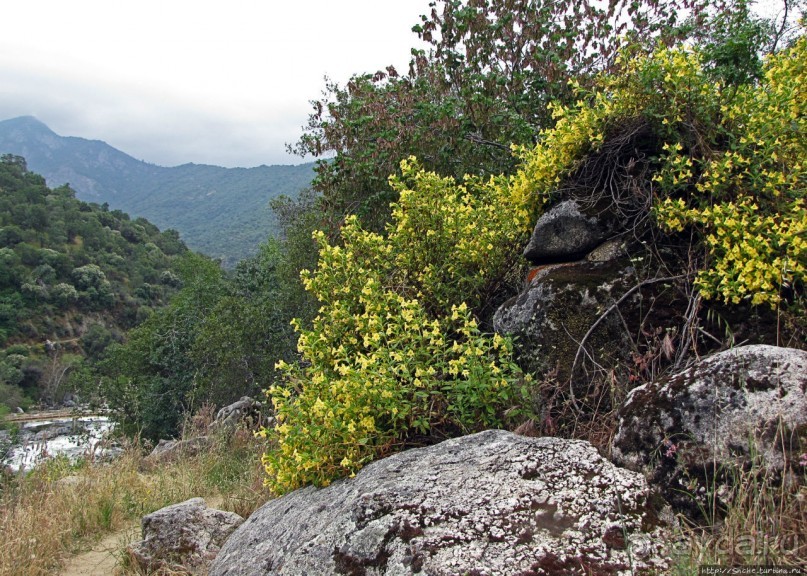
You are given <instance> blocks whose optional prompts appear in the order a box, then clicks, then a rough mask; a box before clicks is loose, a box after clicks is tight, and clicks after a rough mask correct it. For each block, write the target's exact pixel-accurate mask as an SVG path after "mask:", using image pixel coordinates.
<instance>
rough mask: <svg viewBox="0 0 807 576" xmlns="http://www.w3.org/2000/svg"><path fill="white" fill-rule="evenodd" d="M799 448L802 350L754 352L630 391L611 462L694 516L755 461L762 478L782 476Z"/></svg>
mask: <svg viewBox="0 0 807 576" xmlns="http://www.w3.org/2000/svg"><path fill="white" fill-rule="evenodd" d="M800 441H802V442H805V441H807V351H803V350H796V349H792V348H778V347H775V346H768V345H753V346H744V347H740V348H734V349H731V350H726V351H724V352H720V353H718V354H715V355H713V356H710V357H708V358H705V359H704V360H702V361H700V362H699V363H696V364H695V365H693V366H691V367H690V368H688V369H686V370H683V371H681V372H679V373H677V374H673V375H671V376H669V377H665V378H661V379H660V380H657V381H654V382H651V383H649V384H645V385H642V386H639V387H637V388H635V389H634V390H632V391H631V392H630V394H629V395H628V398H627V401H626V402H625V404H624V406H623V407H622V409H621V410H620V412H619V427H618V429H617V433H616V435H615V437H614V440H613V445H612V458H613V460H614V462H616V463H617V464H619V465H622V466H626V467H628V468H630V469H631V470H635V471H640V472H643V473H644V474H645V475H646V476H647V478H648V479H649V481H650V482H651V483H652V484H656V485H658V486H660V487H661V489H662V491H663V494H664V495H665V497H666V498H667V500H668V501H669V502H671V503H672V504H673V505H674V506H675V507H676V508H678V509H680V510H682V511H684V512H687V513H689V514H690V515H691V516H693V517H698V516H699V515H700V512H701V510H700V509H701V507H702V506H703V504H704V501H703V500H702V498H701V497H702V496H704V495H705V494H706V492H707V491H712V492H715V491H717V492H719V490H716V488H717V487H718V485H719V484H721V483H722V482H723V480H724V479H725V480H727V481H728V482H730V481H731V478H730V476H731V472H733V471H736V470H737V469H738V468H746V469H747V468H748V467H749V466H750V464H751V461H752V459H753V458H756V459H757V463H758V464H761V465H762V466H763V467H764V469H765V470H767V471H782V470H783V468H784V467H785V465H786V463H787V461H790V459H792V458H794V457H795V459H796V460H798V449H799V442H800ZM727 476H728V477H727ZM693 482H694V484H693Z"/></svg>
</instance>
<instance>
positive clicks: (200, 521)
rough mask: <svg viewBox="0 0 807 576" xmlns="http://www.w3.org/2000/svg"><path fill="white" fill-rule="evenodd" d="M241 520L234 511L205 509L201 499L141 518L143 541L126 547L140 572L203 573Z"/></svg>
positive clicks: (188, 501)
mask: <svg viewBox="0 0 807 576" xmlns="http://www.w3.org/2000/svg"><path fill="white" fill-rule="evenodd" d="M243 521H244V519H243V518H241V516H239V515H238V514H235V513H234V512H224V511H222V510H214V509H211V508H208V507H207V504H206V503H205V501H204V500H203V499H201V498H193V499H191V500H187V501H186V502H182V503H180V504H174V505H173V506H168V507H166V508H163V509H161V510H157V511H156V512H154V513H152V514H149V515H148V516H144V517H143V520H142V527H143V540H142V541H140V542H137V543H135V544H132V545H131V546H129V547H128V549H127V550H128V553H129V555H130V556H131V558H132V559H133V560H134V561H135V562H136V563H137V565H138V566H140V568H142V569H143V570H144V571H146V572H149V573H151V571H155V570H161V569H162V570H170V571H172V573H173V572H179V573H181V574H185V573H190V574H204V573H206V571H207V568H208V567H209V566H210V562H211V561H212V560H213V559H214V558H215V557H216V554H218V552H219V550H220V549H221V546H222V544H224V542H225V540H227V538H228V537H229V536H230V534H232V533H233V531H234V530H235V529H236V528H237V527H238V526H239V525H240V524H241V523H242V522H243Z"/></svg>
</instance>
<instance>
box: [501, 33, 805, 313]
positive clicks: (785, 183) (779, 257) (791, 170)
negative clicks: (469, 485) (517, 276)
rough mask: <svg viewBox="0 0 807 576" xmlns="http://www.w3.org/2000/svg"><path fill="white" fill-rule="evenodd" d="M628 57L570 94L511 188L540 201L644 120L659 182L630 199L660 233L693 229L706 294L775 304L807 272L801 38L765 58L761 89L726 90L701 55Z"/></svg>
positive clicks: (636, 185)
mask: <svg viewBox="0 0 807 576" xmlns="http://www.w3.org/2000/svg"><path fill="white" fill-rule="evenodd" d="M624 58H625V63H624V66H625V70H626V73H625V74H624V75H622V74H620V75H619V76H605V77H603V78H602V79H601V81H600V88H599V89H598V90H595V91H588V90H585V89H583V88H582V87H580V86H577V93H578V96H579V100H578V101H577V103H576V104H574V105H572V106H554V107H553V111H554V112H553V113H554V116H555V119H556V125H555V127H554V128H553V129H551V130H547V131H544V132H543V133H542V141H541V142H540V143H539V144H538V145H537V146H535V147H534V148H527V147H520V148H517V153H518V154H519V155H520V156H521V158H522V160H523V162H524V169H523V171H522V172H521V173H520V174H517V175H515V176H514V177H513V182H514V186H515V187H516V188H520V189H522V190H525V191H528V190H532V191H534V192H535V193H537V195H538V199H539V201H540V199H541V198H545V197H546V196H547V195H550V194H552V193H553V192H555V191H556V190H558V189H562V188H563V187H564V186H566V185H567V184H568V181H569V179H570V178H571V177H572V176H573V175H574V174H576V173H578V172H580V171H581V170H582V168H583V167H584V166H585V165H586V162H589V161H590V160H591V158H592V157H593V156H596V155H597V154H600V153H602V151H603V150H605V149H607V148H608V146H609V145H611V143H612V142H613V141H614V139H615V138H618V134H619V133H620V130H622V131H624V130H625V129H626V127H630V126H632V125H635V124H637V123H644V124H646V125H648V126H649V128H650V130H651V131H652V133H653V134H654V139H655V144H654V146H655V148H656V152H655V153H654V155H652V156H651V157H648V158H646V159H644V162H646V163H647V164H648V165H649V166H650V168H651V169H650V170H648V171H647V173H652V174H654V175H653V177H652V180H651V179H649V178H648V179H647V180H644V181H639V182H637V181H634V180H632V181H631V182H632V183H631V186H633V188H632V190H631V194H632V195H633V196H637V195H638V196H640V197H642V198H644V200H643V202H648V203H655V215H656V218H657V219H658V221H659V223H660V224H661V225H662V226H663V227H664V228H665V229H666V230H668V231H682V230H683V229H684V227H685V226H689V225H693V226H696V227H697V228H698V229H699V231H700V234H701V237H702V239H703V242H704V243H705V251H706V256H707V261H706V262H705V264H704V265H703V267H702V269H701V271H700V273H699V275H698V279H697V282H696V284H697V286H698V287H699V289H700V290H701V293H702V294H703V296H705V297H707V298H710V297H720V298H721V299H723V300H725V301H727V302H732V303H737V302H740V301H741V300H743V299H749V300H750V301H751V303H752V304H761V303H766V302H767V303H770V304H772V305H775V304H777V303H778V302H779V301H780V293H781V291H782V289H783V288H796V287H798V286H801V285H802V284H803V281H804V274H805V249H804V246H805V243H804V235H805V227H806V226H807V224H806V223H805V209H804V189H805V173H804V161H805V144H804V142H805V137H804V134H805V125H804V116H805V109H804V107H805V103H806V102H807V99H805V96H804V85H805V83H804V80H805V77H804V74H805V73H804V67H805V40H804V39H803V38H802V39H799V40H798V41H796V42H795V44H794V46H793V47H792V48H789V49H787V50H783V51H781V52H780V53H778V54H776V55H773V56H771V57H770V58H769V60H768V62H767V64H766V68H765V71H764V76H763V78H761V79H760V81H759V83H758V84H741V85H736V86H733V87H730V86H727V85H726V84H725V83H724V80H722V76H723V74H722V73H719V72H718V71H715V70H713V69H710V68H709V67H707V66H706V65H705V62H704V60H703V55H702V54H701V53H700V52H698V51H696V50H692V49H686V48H675V49H667V48H660V49H658V50H657V51H656V52H655V53H654V54H652V55H650V56H638V57H637V56H636V55H635V54H633V53H626V55H625V56H624ZM615 194H617V195H618V193H615ZM613 200H615V201H617V202H620V201H621V200H622V199H620V198H617V197H616V196H615V197H614V198H613Z"/></svg>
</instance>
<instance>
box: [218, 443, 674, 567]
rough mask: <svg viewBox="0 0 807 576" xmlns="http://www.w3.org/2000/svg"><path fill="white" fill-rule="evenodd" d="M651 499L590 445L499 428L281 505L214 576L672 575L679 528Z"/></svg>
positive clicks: (271, 508)
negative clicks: (670, 549) (668, 541)
mask: <svg viewBox="0 0 807 576" xmlns="http://www.w3.org/2000/svg"><path fill="white" fill-rule="evenodd" d="M648 494H649V492H648V487H647V484H646V482H645V480H644V478H643V477H642V476H641V475H640V474H636V473H634V472H630V471H628V470H624V469H620V468H617V467H615V466H613V465H612V464H610V463H609V462H608V461H607V460H605V459H603V458H602V457H600V456H599V454H598V453H597V451H596V450H595V449H594V448H593V447H592V446H591V445H590V444H588V443H587V442H583V441H576V440H562V439H558V438H548V437H543V438H526V437H523V436H517V435H514V434H512V433H509V432H504V431H499V430H490V431H487V432H482V433H479V434H475V435H472V436H466V437H462V438H457V439H454V440H448V441H445V442H443V443H441V444H438V445H435V446H431V447H427V448H420V449H414V450H408V451H406V452H403V453H400V454H396V455H394V456H390V457H388V458H385V459H383V460H380V461H377V462H374V463H373V464H370V465H369V466H367V467H366V468H364V469H363V470H361V471H360V472H359V473H358V474H357V475H356V477H355V478H352V479H347V480H341V481H338V482H336V483H334V484H332V485H331V486H329V487H327V488H324V489H316V488H312V487H309V488H305V489H301V490H297V491H295V492H293V493H290V494H287V495H285V496H283V497H281V498H278V499H276V500H272V501H270V502H268V503H267V504H265V505H264V506H263V507H262V508H260V509H259V510H258V511H256V512H255V513H254V514H253V515H252V516H251V517H250V518H249V519H248V520H247V521H246V522H245V523H244V524H243V525H242V526H241V527H240V528H239V529H238V530H237V531H236V532H235V533H234V534H233V535H232V536H231V537H230V539H229V540H228V541H227V543H226V544H225V545H224V547H223V548H222V550H221V552H220V553H219V555H218V557H217V558H216V560H215V562H214V563H213V565H212V566H211V570H210V574H211V575H213V576H247V575H249V576H257V575H281V574H282V575H303V574H308V575H315V574H316V575H322V576H325V575H331V574H350V575H359V574H361V575H366V576H370V575H380V574H384V575H390V576H391V575H400V576H403V575H409V574H429V575H433V576H441V575H445V576H449V575H451V576H454V575H457V574H474V575H477V576H483V575H487V576H494V575H495V576H509V575H516V574H535V575H538V574H626V575H627V574H631V573H632V570H633V573H634V574H641V573H649V571H650V569H651V568H653V569H656V570H657V571H658V572H663V571H664V570H665V569H666V566H667V561H666V559H665V558H664V556H663V553H662V547H663V546H664V542H665V524H664V523H663V522H661V521H660V520H659V517H658V516H657V515H656V514H655V512H654V510H653V509H652V508H651V507H650V506H649V505H648ZM631 567H632V568H631Z"/></svg>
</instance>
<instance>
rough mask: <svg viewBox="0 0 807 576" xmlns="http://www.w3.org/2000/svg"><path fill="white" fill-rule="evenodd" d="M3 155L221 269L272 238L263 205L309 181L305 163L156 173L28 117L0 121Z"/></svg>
mask: <svg viewBox="0 0 807 576" xmlns="http://www.w3.org/2000/svg"><path fill="white" fill-rule="evenodd" d="M4 153H10V154H15V155H19V156H23V157H24V158H25V159H26V161H27V162H28V166H29V167H30V169H31V170H33V171H34V172H37V173H38V174H42V175H43V176H44V177H45V179H46V180H47V182H48V184H49V185H51V186H61V185H62V184H69V185H70V186H71V188H72V189H73V190H75V191H76V195H77V196H78V198H80V199H82V200H84V201H87V202H96V203H98V204H104V203H107V204H109V206H110V207H112V208H114V209H118V210H123V211H124V212H127V213H129V214H132V215H134V216H141V217H144V218H148V219H149V221H151V222H153V223H154V224H156V225H157V226H159V227H160V228H174V229H176V230H178V231H179V233H180V234H181V235H182V238H183V240H184V241H185V242H187V244H188V246H190V247H191V248H192V249H194V250H198V251H200V252H203V253H204V254H207V255H208V256H211V257H212V258H216V259H220V260H222V261H223V262H224V264H225V266H227V267H232V266H233V265H235V263H236V262H238V261H239V260H241V259H242V258H245V257H247V256H250V255H254V254H256V251H257V247H258V245H259V244H260V243H261V242H263V241H264V240H266V238H268V237H269V236H271V235H273V234H276V233H277V228H278V225H277V221H276V219H275V216H274V214H273V212H272V209H271V208H270V206H269V203H270V201H271V200H272V199H274V198H277V197H279V196H289V197H296V196H297V195H298V194H299V192H300V191H301V190H303V189H305V188H307V187H308V186H309V184H310V182H311V179H312V178H313V175H314V174H313V167H314V165H313V164H312V163H307V164H301V165H297V166H258V167H255V168H222V167H219V166H208V165H200V164H184V165H182V166H175V167H163V166H156V165H154V164H149V163H147V162H143V161H141V160H136V159H134V158H132V157H131V156H129V155H127V154H125V153H123V152H121V151H120V150H116V149H115V148H113V147H112V146H109V145H108V144H106V143H105V142H101V141H98V140H86V139H84V138H76V137H64V136H60V135H58V134H56V133H54V132H53V131H52V130H50V128H48V127H47V126H45V125H44V124H43V123H42V122H40V121H38V120H37V119H35V118H32V117H30V116H27V117H21V118H12V119H9V120H4V121H2V122H0V154H4Z"/></svg>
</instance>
